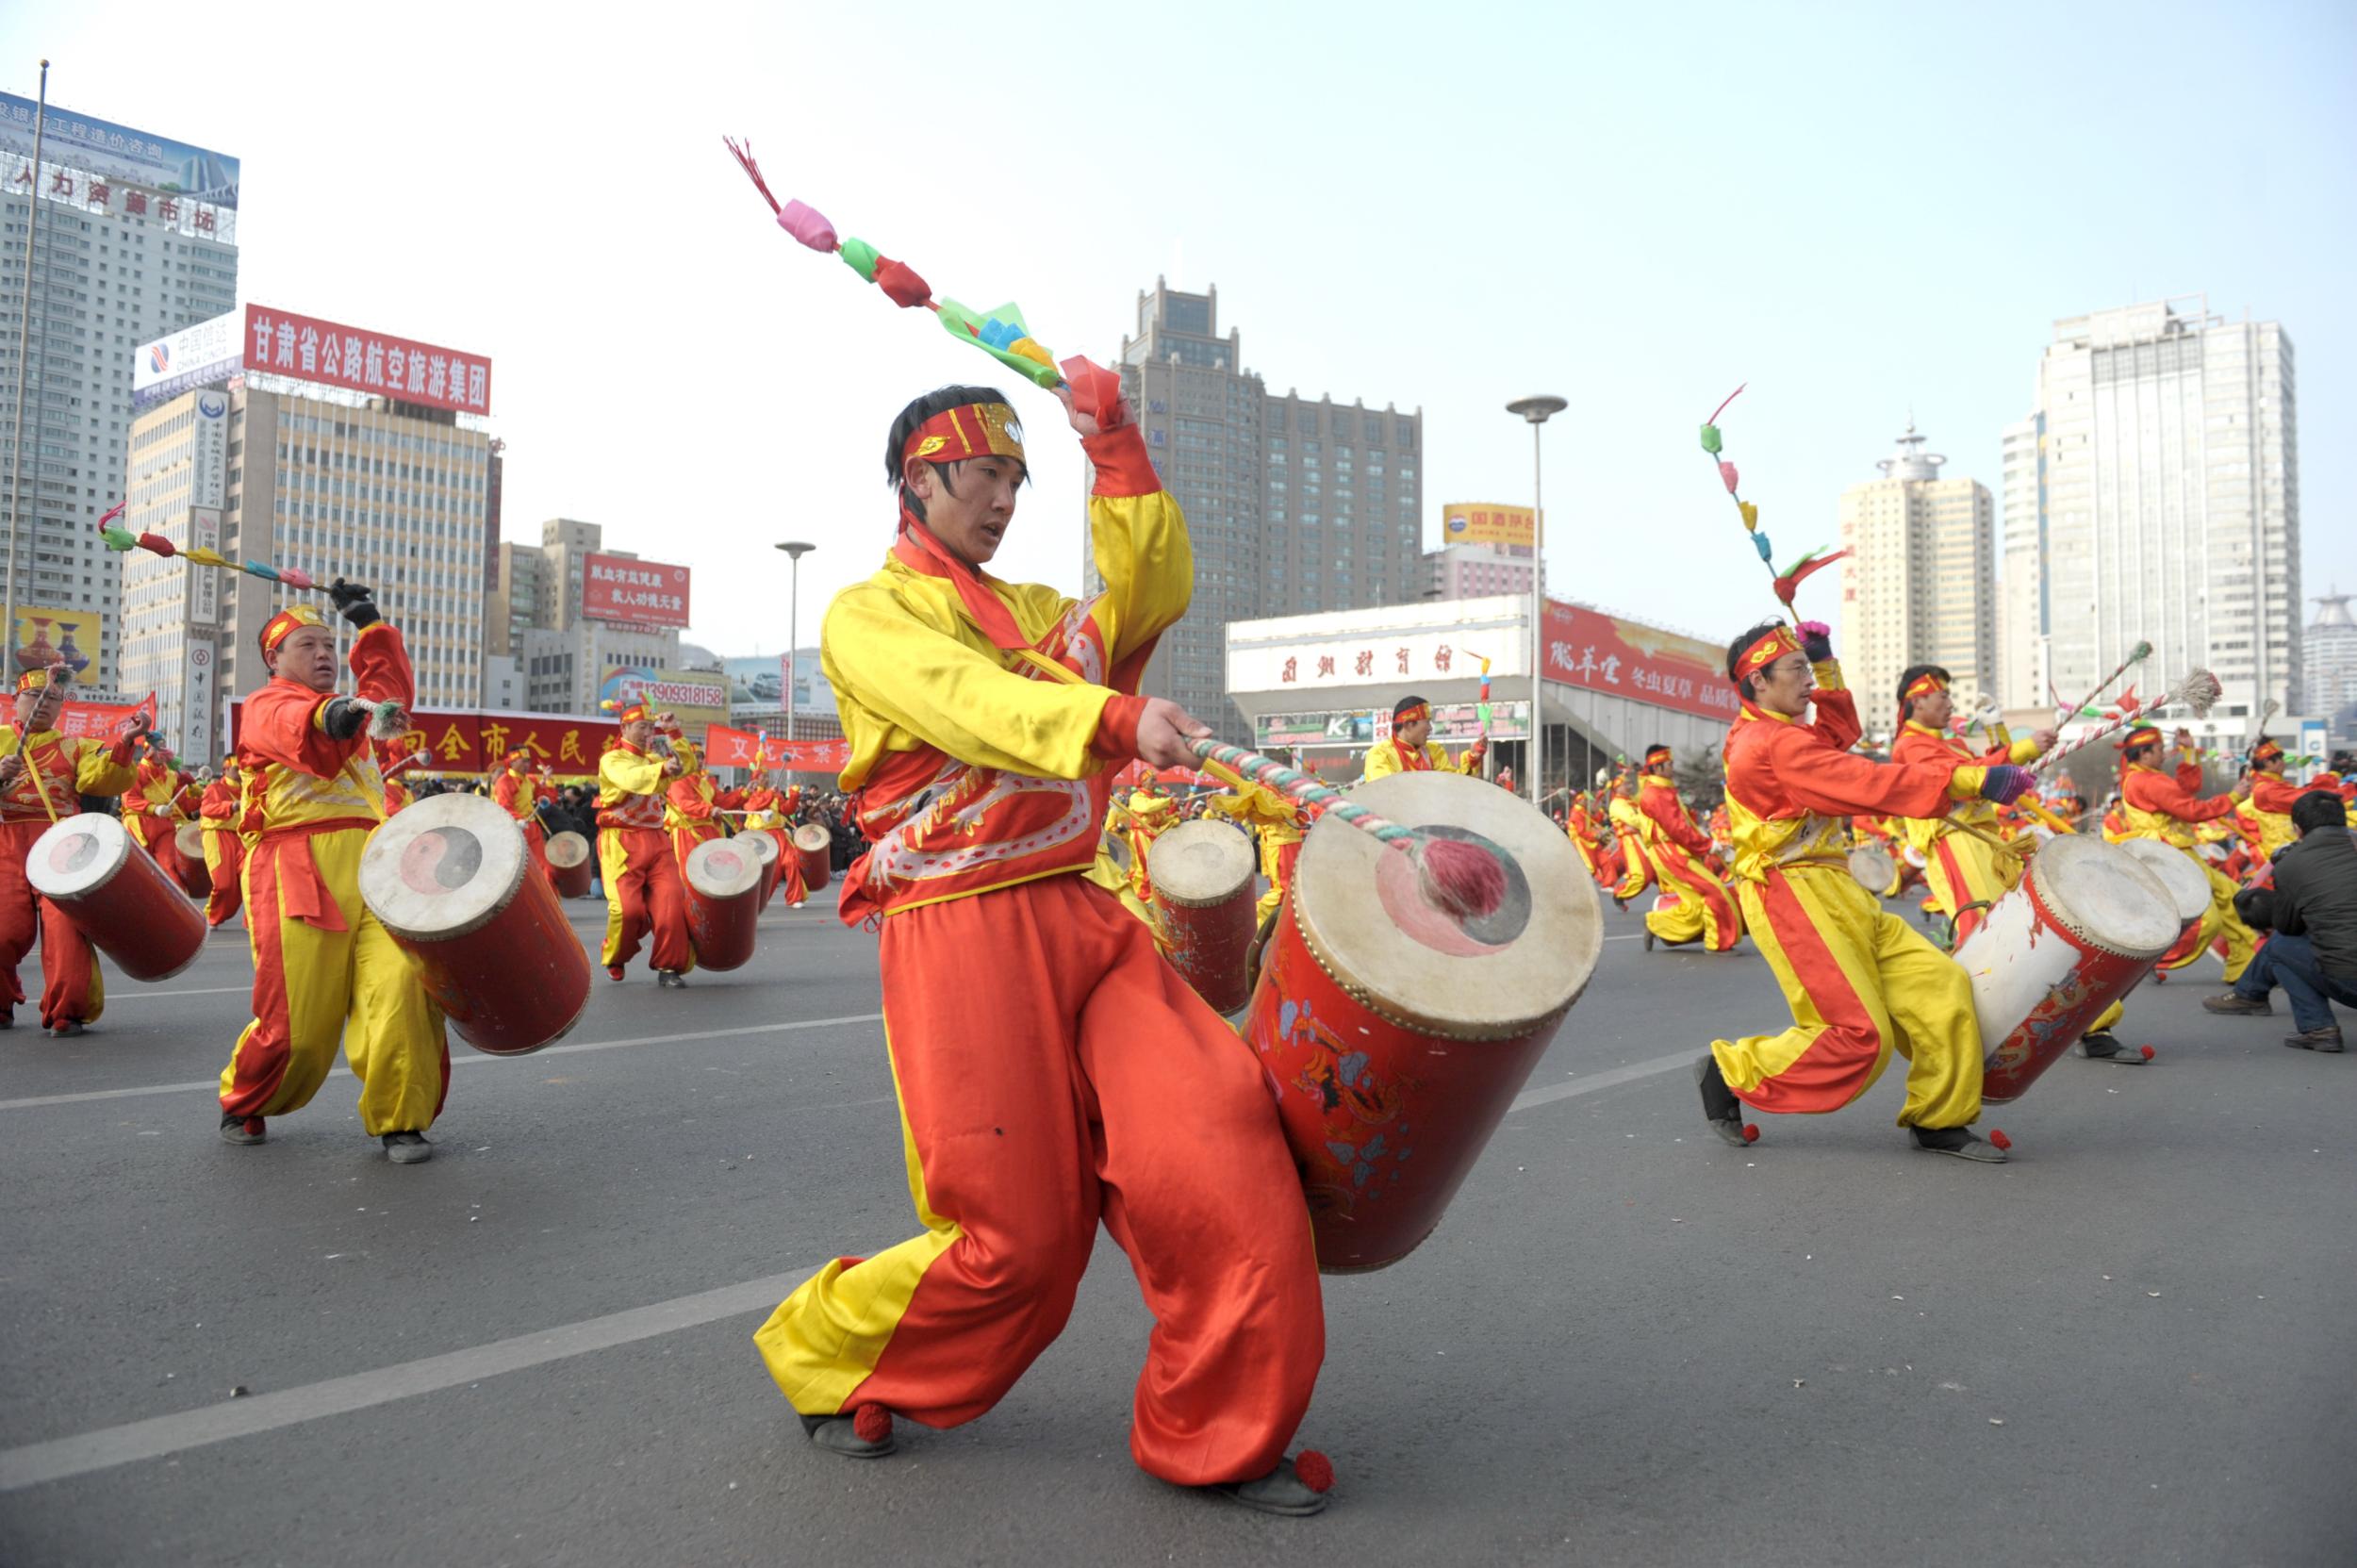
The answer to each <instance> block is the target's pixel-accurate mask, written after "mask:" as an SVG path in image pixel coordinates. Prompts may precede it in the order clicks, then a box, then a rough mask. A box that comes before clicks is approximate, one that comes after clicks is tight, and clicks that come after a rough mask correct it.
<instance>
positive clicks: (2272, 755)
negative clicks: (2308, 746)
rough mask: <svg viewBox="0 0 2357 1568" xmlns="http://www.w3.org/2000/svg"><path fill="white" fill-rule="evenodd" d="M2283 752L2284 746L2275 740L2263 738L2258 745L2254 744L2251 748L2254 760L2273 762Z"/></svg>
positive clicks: (2251, 756)
mask: <svg viewBox="0 0 2357 1568" xmlns="http://www.w3.org/2000/svg"><path fill="white" fill-rule="evenodd" d="M2282 755H2283V747H2281V746H2279V745H2278V744H2276V743H2275V742H2274V741H2273V740H2267V739H2263V740H2261V741H2260V742H2259V744H2258V745H2256V746H2253V747H2252V748H2251V749H2250V760H2251V761H2252V762H2273V761H2274V760H2275V759H2276V758H2277V757H2280V756H2282Z"/></svg>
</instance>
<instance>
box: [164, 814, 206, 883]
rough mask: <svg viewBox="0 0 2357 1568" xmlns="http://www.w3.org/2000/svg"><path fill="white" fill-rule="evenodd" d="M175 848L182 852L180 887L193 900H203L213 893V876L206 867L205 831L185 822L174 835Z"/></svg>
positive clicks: (192, 823)
mask: <svg viewBox="0 0 2357 1568" xmlns="http://www.w3.org/2000/svg"><path fill="white" fill-rule="evenodd" d="M172 845H173V849H175V850H179V851H180V885H181V887H182V889H183V890H185V891H186V892H187V893H188V895H189V897H190V898H191V899H202V898H206V897H207V896H209V895H210V894H211V893H212V891H213V874H212V872H210V871H209V870H206V867H205V830H204V829H203V828H201V827H198V826H197V825H196V824H195V823H194V822H183V823H181V824H180V826H179V828H178V830H177V831H175V832H174V833H173V835H172Z"/></svg>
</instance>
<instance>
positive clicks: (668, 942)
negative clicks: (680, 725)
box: [598, 700, 696, 988]
mask: <svg viewBox="0 0 2357 1568" xmlns="http://www.w3.org/2000/svg"><path fill="white" fill-rule="evenodd" d="M605 706H606V709H607V711H608V712H610V713H612V714H613V715H614V716H615V718H617V719H618V720H619V721H620V723H621V726H622V734H621V738H620V739H619V740H618V741H617V742H616V743H615V744H614V745H613V746H612V747H611V748H609V749H608V750H607V751H606V753H605V755H604V756H602V757H601V758H599V759H598V871H599V875H600V877H601V879H602V881H603V882H604V883H605V949H604V953H603V959H604V963H605V972H606V977H607V978H608V979H610V980H619V979H621V978H622V976H623V974H624V972H625V970H624V967H623V966H625V965H627V964H628V963H629V962H630V961H631V957H632V955H633V954H635V953H636V952H637V951H638V946H639V944H640V943H642V942H644V941H646V940H647V939H648V937H649V936H650V935H651V936H652V937H653V939H654V950H653V952H652V954H651V957H652V959H653V962H654V969H655V983H656V984H657V985H658V986H662V987H665V988H675V987H678V986H683V985H685V984H686V983H687V971H688V970H690V969H692V968H694V967H695V966H696V954H695V949H694V948H693V947H692V946H691V944H690V943H689V940H688V934H687V884H686V883H684V882H682V881H681V880H680V871H679V856H678V854H677V853H676V852H674V851H673V850H672V848H671V839H670V835H669V834H667V833H666V832H665V831H664V815H665V812H664V795H665V792H666V791H667V790H668V789H669V788H670V785H671V781H672V780H674V779H676V778H678V777H679V776H680V775H681V773H683V772H684V771H685V769H684V767H683V766H682V765H681V763H680V760H679V758H678V757H676V756H656V755H654V754H652V753H651V751H649V750H648V748H649V747H651V745H652V744H653V743H654V739H655V732H656V729H657V725H658V719H657V717H656V716H655V715H653V714H651V713H649V712H648V711H647V704H646V702H645V701H643V700H640V701H631V702H627V703H622V702H608V703H606V704H605ZM660 723H661V725H662V726H663V727H665V728H668V727H669V725H670V723H671V716H670V715H669V714H668V713H667V714H664V715H662V716H661V718H660Z"/></svg>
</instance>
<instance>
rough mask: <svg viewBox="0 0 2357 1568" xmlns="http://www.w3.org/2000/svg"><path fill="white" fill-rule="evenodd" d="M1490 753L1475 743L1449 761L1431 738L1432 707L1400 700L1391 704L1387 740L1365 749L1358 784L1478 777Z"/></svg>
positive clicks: (1420, 700) (1484, 744) (1485, 743)
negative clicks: (1411, 776) (1396, 778)
mask: <svg viewBox="0 0 2357 1568" xmlns="http://www.w3.org/2000/svg"><path fill="white" fill-rule="evenodd" d="M1489 750H1490V743H1489V742H1488V741H1486V740H1476V741H1475V742H1474V743H1473V744H1472V745H1471V746H1468V747H1466V748H1465V751H1464V754H1463V755H1462V756H1459V758H1458V759H1457V760H1456V761H1455V762H1451V761H1449V759H1448V749H1447V748H1446V747H1444V746H1442V744H1441V743H1440V742H1439V741H1437V740H1435V739H1433V738H1432V704H1431V703H1429V702H1427V701H1425V700H1424V699H1423V698H1421V697H1403V698H1401V699H1400V700H1399V701H1397V702H1394V703H1393V704H1392V734H1391V736H1390V738H1389V739H1386V740H1378V741H1376V743H1375V744H1374V745H1373V746H1370V747H1368V748H1367V763H1366V772H1365V773H1364V774H1363V775H1361V777H1360V782H1361V783H1362V784H1372V783H1374V782H1375V781H1376V780H1377V779H1388V778H1390V777H1391V776H1392V775H1393V774H1394V773H1429V772H1436V771H1437V772H1442V773H1472V774H1476V775H1477V774H1479V773H1480V771H1481V759H1482V756H1483V755H1484V754H1485V753H1486V752H1488V751H1489Z"/></svg>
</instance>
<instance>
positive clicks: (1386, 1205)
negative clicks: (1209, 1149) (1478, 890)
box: [1244, 772, 1604, 1273]
mask: <svg viewBox="0 0 2357 1568" xmlns="http://www.w3.org/2000/svg"><path fill="white" fill-rule="evenodd" d="M1351 795H1352V798H1353V799H1354V800H1356V801H1360V802H1361V803H1362V804H1364V805H1365V806H1366V807H1367V809H1368V810H1370V811H1373V812H1377V813H1380V814H1381V815H1383V816H1385V817H1390V818H1391V819H1392V820H1393V821H1395V822H1399V823H1402V824H1404V825H1406V826H1409V827H1416V828H1424V829H1426V830H1427V831H1428V832H1430V833H1432V834H1434V835H1436V836H1439V837H1444V838H1455V839H1460V840H1465V841H1468V842H1472V843H1475V844H1479V845H1483V846H1485V847H1487V848H1489V849H1490V850H1492V851H1493V852H1495V853H1496V854H1497V855H1498V857H1499V860H1500V862H1501V864H1502V866H1503V867H1504V869H1505V871H1506V882H1507V890H1506V897H1505V899H1504V900H1503V901H1502V902H1501V903H1500V904H1499V906H1498V908H1497V909H1496V910H1494V911H1493V912H1492V913H1491V914H1490V915H1488V916H1483V917H1480V918H1478V919H1459V918H1457V917H1455V916H1450V915H1448V914H1447V913H1446V912H1444V911H1442V910H1440V909H1436V908H1434V907H1433V906H1432V905H1431V904H1429V903H1428V902H1426V899H1425V897H1424V894H1423V892H1422V890H1421V888H1420V886H1419V877H1418V873H1417V870H1416V867H1415V866H1414V865H1413V863H1412V862H1411V861H1410V860H1409V857H1408V856H1407V855H1405V854H1403V853H1401V852H1400V851H1399V850H1394V849H1390V848H1387V847H1386V846H1385V845H1384V844H1383V843H1382V842H1381V841H1379V840H1378V839H1376V837H1375V836H1374V835H1373V834H1369V833H1366V832H1364V831H1362V830H1360V829H1358V828H1354V827H1352V826H1351V825H1350V824H1348V823H1347V822H1343V821H1340V820H1336V819H1322V820H1321V821H1320V822H1319V823H1318V825H1317V826H1316V827H1314V828H1312V829H1311V830H1310V835H1309V837H1308V839H1307V840H1306V841H1305V842H1304V843H1303V845H1302V850H1301V858H1300V860H1299V862H1298V863H1296V865H1295V866H1294V882H1293V885H1292V887H1291V888H1290V889H1289V891H1288V894H1287V897H1286V899H1285V901H1284V904H1283V905H1282V906H1281V908H1280V909H1279V911H1278V913H1277V925H1276V929H1275V931H1274V932H1273V933H1271V934H1270V937H1269V940H1268V944H1267V947H1266V949H1265V950H1264V952H1263V954H1262V960H1261V979H1260V983H1259V984H1258V985H1257V986H1256V987H1255V988H1254V990H1253V993H1252V1010H1251V1013H1250V1015H1248V1016H1247V1017H1246V1019H1245V1021H1244V1041H1245V1043H1246V1044H1248V1045H1249V1046H1251V1048H1253V1049H1254V1050H1255V1051H1257V1052H1258V1053H1259V1054H1260V1058H1261V1066H1262V1067H1263V1069H1265V1071H1266V1072H1267V1074H1268V1083H1269V1090H1270V1092H1271V1093H1272V1094H1273V1095H1274V1096H1275V1097H1276V1098H1277V1115H1278V1117H1279V1119H1280V1120H1281V1121H1282V1123H1283V1124H1284V1130H1285V1137H1286V1141H1287V1142H1288V1143H1289V1144H1290V1145H1291V1146H1292V1147H1293V1151H1294V1160H1295V1161H1296V1162H1297V1163H1298V1164H1299V1165H1300V1167H1301V1174H1302V1184H1303V1188H1304V1190H1305V1192H1306V1194H1307V1196H1308V1197H1309V1202H1310V1227H1311V1230H1312V1231H1313V1232H1314V1234H1315V1236H1316V1241H1317V1255H1318V1266H1319V1267H1320V1268H1322V1269H1324V1270H1326V1271H1327V1272H1329V1273H1349V1272H1354V1271H1358V1270H1363V1269H1375V1268H1382V1267H1384V1266H1386V1265H1387V1264H1390V1263H1397V1262H1398V1261H1399V1260H1400V1259H1402V1258H1404V1257H1406V1256H1407V1255H1408V1254H1409V1252H1411V1251H1413V1250H1414V1249H1415V1247H1416V1246H1417V1244H1418V1243H1420V1242H1422V1241H1423V1240H1424V1239H1425V1237H1426V1236H1427V1235H1429V1234H1430V1233H1431V1231H1432V1228H1433V1227H1434V1226H1436V1225H1438V1224H1439V1223H1440V1220H1441V1214H1442V1211H1443V1210H1445V1209H1446V1208H1447V1207H1448V1201H1449V1198H1450V1197H1452V1196H1454V1194H1455V1193H1456V1191H1457V1188H1458V1184H1459V1182H1461V1181H1463V1180H1464V1179H1465V1173H1466V1172H1467V1171H1469V1170H1471V1169H1472V1168H1473V1164H1474V1162H1475V1160H1476V1159H1478V1158H1479V1157H1480V1154H1481V1148H1482V1145H1483V1144H1484V1143H1486V1142H1487V1141H1488V1139H1489V1136H1490V1133H1491V1131H1492V1130H1493V1129H1495V1128H1496V1126H1497V1124H1498V1122H1499V1120H1500V1119H1501V1118H1502V1117H1503V1116H1504V1115H1505V1114H1506V1111H1507V1107H1508V1104H1510V1103H1511V1102H1512V1100H1513V1098H1514V1095H1515V1092H1516V1091H1517V1090H1519V1089H1521V1088H1522V1086H1523V1083H1524V1081H1525V1080H1526V1079H1528V1078H1529V1076H1530V1072H1531V1069H1532V1068H1533V1067H1535V1066H1536V1065H1538V1062H1539V1059H1540V1058H1541V1056H1543V1055H1545V1054H1546V1049H1547V1047H1548V1045H1549V1043H1551V1042H1552V1041H1553V1040H1554V1038H1555V1034H1556V1031H1557V1030H1558V1028H1560V1027H1561V1025H1562V1023H1563V1019H1564V1016H1565V1015H1567V1014H1568V1013H1569V1012H1570V1011H1571V1008H1572V1004H1573V1003H1574V1002H1575V1001H1577V1000H1578V999H1579V994H1580V992H1581V991H1583V990H1584V989H1586V988H1587V984H1588V981H1589V977H1590V976H1591V975H1592V974H1594V972H1595V968H1596V961H1597V958H1598V956H1599V955H1600V954H1601V953H1602V952H1603V950H1604V947H1603V944H1604V920H1603V916H1602V915H1601V913H1600V906H1599V903H1598V900H1597V894H1596V886H1595V883H1593V882H1592V881H1591V879H1590V878H1589V877H1587V876H1586V875H1585V874H1584V873H1583V872H1582V870H1581V868H1580V865H1579V857H1578V854H1577V852H1576V851H1575V850H1573V848H1572V844H1571V840H1570V839H1568V838H1566V837H1565V836H1564V835H1563V833H1562V831H1561V830H1560V829H1558V828H1557V827H1556V826H1555V824H1554V823H1553V822H1551V821H1549V820H1548V819H1547V817H1545V815H1544V814H1543V813H1541V812H1540V811H1538V810H1537V809H1535V808H1534V807H1532V806H1531V805H1530V804H1529V803H1528V802H1527V801H1523V800H1521V799H1519V798H1517V797H1515V796H1512V795H1508V793H1506V792H1505V791H1504V790H1502V789H1499V788H1497V787H1496V786H1495V785H1493V784H1486V783H1484V782H1483V781H1481V780H1479V779H1473V778H1467V777H1466V776H1464V775H1463V774H1460V773H1429V772H1427V773H1394V774H1393V775H1392V776H1391V777H1390V778H1386V779H1378V780H1376V782H1375V783H1373V784H1361V785H1360V786H1359V787H1358V788H1356V789H1354V790H1352V791H1351Z"/></svg>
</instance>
